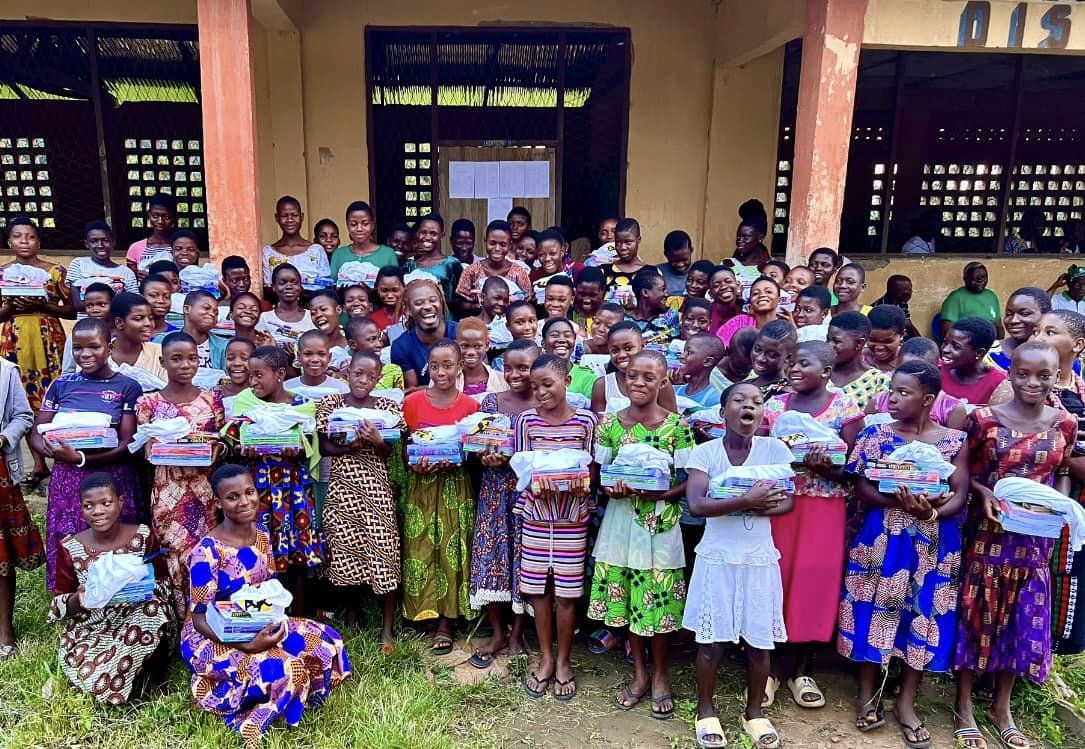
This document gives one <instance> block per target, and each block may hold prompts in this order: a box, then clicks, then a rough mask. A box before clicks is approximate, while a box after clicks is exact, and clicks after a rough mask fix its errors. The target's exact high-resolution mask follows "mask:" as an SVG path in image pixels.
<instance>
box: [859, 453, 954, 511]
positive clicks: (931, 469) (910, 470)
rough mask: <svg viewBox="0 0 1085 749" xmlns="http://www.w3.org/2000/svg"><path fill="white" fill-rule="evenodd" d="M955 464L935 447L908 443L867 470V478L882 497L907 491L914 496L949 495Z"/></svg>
mask: <svg viewBox="0 0 1085 749" xmlns="http://www.w3.org/2000/svg"><path fill="white" fill-rule="evenodd" d="M953 470H954V468H953V464H952V463H950V462H948V461H947V460H945V459H944V458H943V457H942V453H940V452H939V451H938V448H937V447H935V446H934V445H928V444H927V443H925V442H919V441H915V442H909V443H908V444H907V445H902V446H901V447H898V448H897V449H896V450H894V451H893V452H891V453H890V454H889V455H887V456H886V457H885V459H884V460H879V461H877V462H876V463H874V464H873V465H872V466H871V467H869V468H867V470H866V472H865V473H866V477H867V478H868V479H870V480H871V481H876V482H877V483H878V491H880V492H881V493H882V494H893V493H895V492H896V491H897V489H900V488H903V487H907V488H908V489H909V490H911V492H912V493H913V494H926V495H927V496H932V497H933V496H941V495H943V494H947V493H948V492H949V484H948V483H947V482H948V479H949V477H950V476H952V475H953Z"/></svg>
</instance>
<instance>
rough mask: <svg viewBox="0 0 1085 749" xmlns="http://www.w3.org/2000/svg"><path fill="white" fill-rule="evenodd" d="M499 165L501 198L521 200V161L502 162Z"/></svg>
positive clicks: (522, 174) (522, 171)
mask: <svg viewBox="0 0 1085 749" xmlns="http://www.w3.org/2000/svg"><path fill="white" fill-rule="evenodd" d="M500 163H501V197H503V198H521V197H523V195H524V164H525V163H526V162H523V161H502V162H500Z"/></svg>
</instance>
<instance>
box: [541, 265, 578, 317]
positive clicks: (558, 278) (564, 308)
mask: <svg viewBox="0 0 1085 749" xmlns="http://www.w3.org/2000/svg"><path fill="white" fill-rule="evenodd" d="M575 293H576V292H575V291H574V290H573V279H571V278H569V276H567V275H565V274H564V273H558V274H556V275H553V276H550V280H548V281H547V282H546V287H545V289H544V290H543V304H542V309H543V313H544V314H545V315H546V317H547V318H551V317H563V318H565V319H569V312H570V311H571V310H572V308H573V298H574V296H575ZM574 324H575V323H574Z"/></svg>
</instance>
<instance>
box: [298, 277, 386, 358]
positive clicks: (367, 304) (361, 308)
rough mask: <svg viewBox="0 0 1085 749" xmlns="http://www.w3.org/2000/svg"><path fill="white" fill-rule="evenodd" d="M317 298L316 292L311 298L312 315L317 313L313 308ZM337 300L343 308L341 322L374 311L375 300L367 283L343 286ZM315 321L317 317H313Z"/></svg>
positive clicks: (310, 310) (310, 312) (310, 308)
mask: <svg viewBox="0 0 1085 749" xmlns="http://www.w3.org/2000/svg"><path fill="white" fill-rule="evenodd" d="M316 298H317V297H316V295H315V294H314V295H313V296H312V297H310V299H309V314H310V315H315V314H316V313H315V311H314V310H313V302H314V301H315V300H316ZM340 300H341V301H340ZM337 301H339V306H340V307H341V308H342V310H341V313H340V317H339V321H340V322H343V321H344V320H349V319H350V318H352V317H365V316H366V315H368V314H369V313H370V312H372V311H373V300H372V299H371V297H370V293H369V289H368V288H367V287H366V286H365V284H360V283H355V284H351V285H350V286H345V287H343V288H342V289H340V290H339V299H338V300H337ZM313 322H314V323H316V319H315V318H314V319H313ZM325 332H327V331H325ZM337 345H339V344H337Z"/></svg>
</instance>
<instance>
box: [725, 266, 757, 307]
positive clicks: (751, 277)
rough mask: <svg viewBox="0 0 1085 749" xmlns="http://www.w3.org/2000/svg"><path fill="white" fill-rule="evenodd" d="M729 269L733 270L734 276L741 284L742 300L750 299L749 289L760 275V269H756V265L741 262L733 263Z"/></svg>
mask: <svg viewBox="0 0 1085 749" xmlns="http://www.w3.org/2000/svg"><path fill="white" fill-rule="evenodd" d="M731 270H733V271H734V272H735V278H736V279H738V283H739V285H740V286H742V301H744V302H748V301H750V290H751V289H752V288H753V285H754V282H755V281H757V279H758V278H760V277H761V271H760V270H758V269H757V266H756V265H742V264H741V263H733V264H732V265H731Z"/></svg>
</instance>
